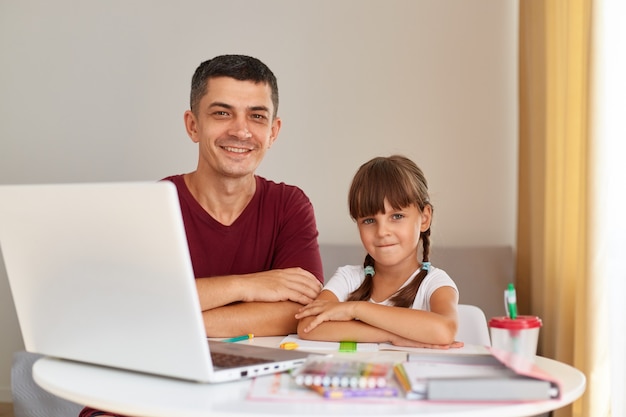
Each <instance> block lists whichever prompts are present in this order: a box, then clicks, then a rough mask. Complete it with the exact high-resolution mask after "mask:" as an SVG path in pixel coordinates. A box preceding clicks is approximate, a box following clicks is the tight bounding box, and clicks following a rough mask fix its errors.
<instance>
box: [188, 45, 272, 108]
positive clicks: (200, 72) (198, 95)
mask: <svg viewBox="0 0 626 417" xmlns="http://www.w3.org/2000/svg"><path fill="white" fill-rule="evenodd" d="M216 77H230V78H234V79H236V80H239V81H253V82H255V83H263V84H267V85H269V86H270V89H271V90H272V104H273V105H274V114H273V117H276V114H277V113H278V82H277V81H276V77H275V76H274V73H273V72H272V71H271V70H270V69H269V68H268V67H267V65H265V64H264V63H263V62H261V61H260V60H258V59H256V58H253V57H251V56H246V55H220V56H216V57H215V58H212V59H209V60H207V61H204V62H203V63H202V64H200V66H199V67H198V68H197V69H196V72H195V73H194V74H193V78H192V79H191V96H190V106H191V111H192V112H194V114H197V113H196V111H197V107H198V104H199V103H200V100H201V99H202V97H203V96H204V95H205V94H206V93H207V86H208V81H209V79H210V78H216Z"/></svg>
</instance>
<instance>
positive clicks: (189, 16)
mask: <svg viewBox="0 0 626 417" xmlns="http://www.w3.org/2000/svg"><path fill="white" fill-rule="evenodd" d="M222 53H244V54H250V55H254V56H257V57H259V58H260V59H261V60H263V61H264V62H265V63H267V64H268V65H269V66H270V67H271V68H272V70H273V71H274V72H275V74H276V75H277V77H278V80H279V88H280V94H281V104H280V108H279V113H280V115H281V116H282V118H283V121H284V124H283V126H284V127H283V130H282V132H281V134H280V137H279V140H278V142H277V143H276V144H275V145H274V147H273V148H272V150H271V151H270V152H269V154H268V156H267V158H266V160H265V161H264V162H263V164H262V165H261V168H260V171H259V173H260V174H262V175H264V176H266V177H268V178H271V179H274V180H280V181H285V182H288V183H293V184H297V185H299V186H300V187H302V188H303V189H304V190H305V191H306V192H307V194H308V195H309V196H310V198H311V200H312V201H313V204H314V206H315V209H316V214H317V218H318V226H319V230H320V242H323V243H358V236H357V233H356V229H355V226H354V224H353V223H352V221H351V220H350V219H349V216H348V214H347V205H346V195H347V189H348V186H349V183H350V180H351V178H352V175H353V174H354V172H355V171H356V169H357V168H358V166H359V165H360V164H362V163H363V162H365V161H366V160H368V159H370V158H371V157H373V156H376V155H389V154H392V153H403V154H406V155H407V156H410V157H412V158H413V159H414V160H415V161H416V162H417V163H418V164H419V165H420V166H421V167H422V168H423V169H424V171H425V173H426V175H427V177H428V179H429V181H430V189H431V194H432V195H431V197H432V199H433V202H434V204H435V223H434V225H433V236H434V241H433V244H434V245H435V246H436V245H445V246H451V245H501V244H504V245H511V246H514V243H515V204H516V192H517V190H516V174H517V162H516V158H517V93H516V91H517V0H378V1H376V0H315V1H307V2H304V1H294V0H264V1H255V2H252V1H245V0H229V1H222V2H216V1H210V0H181V1H177V2H154V1H150V0H130V1H129V0H108V1H106V2H102V1H95V0H89V1H69V0H57V1H53V2H51V1H48V0H41V1H33V0H2V1H0V57H2V58H1V60H2V62H1V64H0V183H31V182H75V181H113V180H157V179H160V178H162V177H164V176H166V175H169V174H174V173H182V172H187V171H190V170H192V169H194V167H195V163H196V149H195V145H194V144H193V143H192V142H191V141H190V140H189V139H188V138H187V136H186V134H185V131H184V127H183V123H182V114H183V112H184V111H185V110H186V109H187V107H188V94H189V83H190V79H191V75H192V73H193V71H194V70H195V68H196V67H197V65H198V64H199V63H200V62H201V61H203V60H205V59H207V58H209V57H212V56H214V55H217V54H222ZM0 204H1V202H0ZM0 311H1V314H2V315H1V318H0V334H2V336H1V341H0V400H3V399H4V400H6V399H8V398H9V397H10V393H9V383H10V382H9V372H10V362H11V355H12V352H13V351H15V350H17V349H20V348H22V346H23V345H22V342H21V337H20V333H19V328H18V326H17V322H16V318H15V313H14V310H13V306H12V300H11V297H10V294H9V290H8V285H7V284H6V277H5V276H4V271H3V269H2V265H1V264H0Z"/></svg>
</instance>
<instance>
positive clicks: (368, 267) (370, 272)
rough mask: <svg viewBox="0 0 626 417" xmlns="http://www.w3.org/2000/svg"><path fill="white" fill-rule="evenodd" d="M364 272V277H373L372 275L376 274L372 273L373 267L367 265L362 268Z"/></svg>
mask: <svg viewBox="0 0 626 417" xmlns="http://www.w3.org/2000/svg"><path fill="white" fill-rule="evenodd" d="M364 270H365V275H366V276H367V275H370V276H372V277H373V276H374V274H375V273H376V271H374V267H373V266H372V265H368V266H366V267H365V268H364Z"/></svg>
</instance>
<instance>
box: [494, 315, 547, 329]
mask: <svg viewBox="0 0 626 417" xmlns="http://www.w3.org/2000/svg"><path fill="white" fill-rule="evenodd" d="M541 325H542V323H541V319H540V318H539V317H537V316H517V318H515V319H512V318H509V317H506V316H502V317H493V318H491V320H489V327H495V328H497V329H509V330H522V329H535V328H537V327H541Z"/></svg>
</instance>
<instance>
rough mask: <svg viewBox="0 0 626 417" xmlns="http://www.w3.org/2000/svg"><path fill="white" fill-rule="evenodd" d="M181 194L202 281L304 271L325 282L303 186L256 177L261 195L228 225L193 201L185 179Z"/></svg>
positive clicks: (177, 181) (179, 178) (197, 273)
mask: <svg viewBox="0 0 626 417" xmlns="http://www.w3.org/2000/svg"><path fill="white" fill-rule="evenodd" d="M165 180H169V181H172V182H173V183H174V184H175V185H176V188H177V189H178V197H179V200H180V206H181V211H182V215H183V222H184V223H185V231H186V233H187V241H188V244H189V251H190V253H191V262H192V264H193V269H194V273H195V276H196V278H201V277H211V276H220V275H231V274H248V273H253V272H259V271H267V270H270V269H282V268H290V267H296V266H297V267H301V268H303V269H306V270H307V271H309V272H311V273H312V274H313V275H315V276H316V277H317V279H319V280H320V282H322V283H323V282H324V276H323V269H322V260H321V257H320V252H319V245H318V242H317V237H318V231H317V225H316V223H315V214H314V211H313V205H312V204H311V201H310V200H309V198H308V197H307V196H306V195H305V194H304V192H303V191H302V190H301V189H299V188H298V187H295V186H292V185H287V184H284V183H280V184H277V183H275V182H273V181H269V180H266V179H265V178H262V177H259V176H256V192H255V194H254V196H253V197H252V200H250V203H248V206H247V207H246V208H245V209H244V211H243V212H242V213H241V215H240V216H239V217H238V218H237V220H235V222H234V223H233V224H231V225H230V226H224V225H223V224H221V223H219V222H218V221H217V220H215V219H214V218H213V217H211V215H209V214H208V213H207V212H206V211H205V210H204V209H203V208H202V207H201V206H200V204H199V203H198V202H197V201H196V199H195V198H194V197H193V195H192V194H191V192H190V191H189V189H188V188H187V185H186V184H185V181H184V178H183V176H182V175H175V176H171V177H167V178H165Z"/></svg>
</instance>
